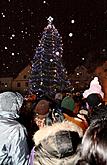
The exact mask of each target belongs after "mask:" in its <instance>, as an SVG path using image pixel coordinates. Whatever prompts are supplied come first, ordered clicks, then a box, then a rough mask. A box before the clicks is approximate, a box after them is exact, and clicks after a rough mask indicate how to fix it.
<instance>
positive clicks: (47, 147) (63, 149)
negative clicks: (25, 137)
mask: <svg viewBox="0 0 107 165" xmlns="http://www.w3.org/2000/svg"><path fill="white" fill-rule="evenodd" d="M72 131H74V132H77V133H78V134H79V137H82V136H83V131H82V129H81V128H80V127H78V126H77V125H76V124H74V123H71V122H68V121H64V122H62V123H56V124H53V125H52V126H47V127H44V128H41V129H40V130H38V131H37V132H36V133H35V134H34V138H33V139H34V142H35V155H34V161H33V165H74V164H75V161H76V160H77V159H78V154H77V153H76V152H75V153H73V141H72V139H71V137H70V132H72ZM75 140H76V139H75Z"/></svg>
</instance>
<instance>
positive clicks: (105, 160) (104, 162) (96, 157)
mask: <svg viewBox="0 0 107 165" xmlns="http://www.w3.org/2000/svg"><path fill="white" fill-rule="evenodd" d="M77 165H107V119H101V120H97V121H95V122H94V123H92V124H91V125H90V126H89V128H88V129H87V131H86V132H85V134H84V136H83V139H82V146H81V158H80V160H79V161H78V162H77Z"/></svg>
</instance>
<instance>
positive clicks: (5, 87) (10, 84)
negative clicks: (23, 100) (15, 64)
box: [0, 65, 31, 94]
mask: <svg viewBox="0 0 107 165" xmlns="http://www.w3.org/2000/svg"><path fill="white" fill-rule="evenodd" d="M30 71H31V67H30V65H28V66H27V67H25V68H24V69H23V70H22V71H21V72H20V73H19V74H18V75H17V77H16V78H14V79H13V78H12V77H2V78H0V92H3V91H9V90H10V91H17V92H20V93H22V94H25V93H26V92H27V91H28V89H29V83H28V80H29V74H30Z"/></svg>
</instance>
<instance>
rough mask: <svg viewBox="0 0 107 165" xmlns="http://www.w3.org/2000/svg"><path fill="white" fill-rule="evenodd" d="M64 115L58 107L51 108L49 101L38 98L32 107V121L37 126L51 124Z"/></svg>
mask: <svg viewBox="0 0 107 165" xmlns="http://www.w3.org/2000/svg"><path fill="white" fill-rule="evenodd" d="M63 120H64V116H63V114H62V112H61V110H60V109H51V108H50V102H49V101H47V100H40V101H39V102H38V103H37V105H36V106H35V107H34V121H35V122H36V124H37V126H38V127H39V128H42V127H44V126H49V125H52V124H53V123H56V122H62V121H63Z"/></svg>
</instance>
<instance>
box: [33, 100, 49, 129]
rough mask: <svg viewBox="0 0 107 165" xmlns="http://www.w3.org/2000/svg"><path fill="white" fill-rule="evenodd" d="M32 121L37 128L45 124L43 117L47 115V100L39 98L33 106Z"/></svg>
mask: <svg viewBox="0 0 107 165" xmlns="http://www.w3.org/2000/svg"><path fill="white" fill-rule="evenodd" d="M34 115H35V118H34V121H35V122H36V124H37V126H38V127H39V128H41V127H43V126H44V124H45V118H46V117H47V116H48V115H49V102H48V101H47V100H40V101H39V102H38V103H37V105H36V106H35V107H34Z"/></svg>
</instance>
